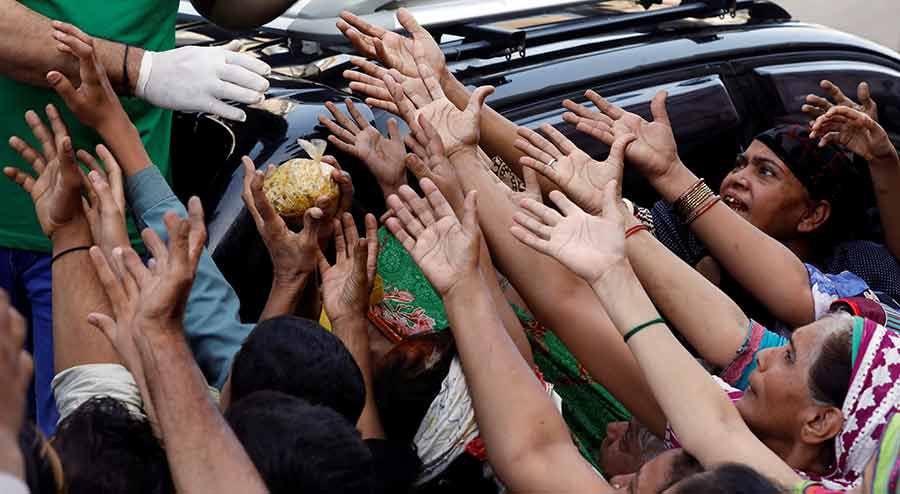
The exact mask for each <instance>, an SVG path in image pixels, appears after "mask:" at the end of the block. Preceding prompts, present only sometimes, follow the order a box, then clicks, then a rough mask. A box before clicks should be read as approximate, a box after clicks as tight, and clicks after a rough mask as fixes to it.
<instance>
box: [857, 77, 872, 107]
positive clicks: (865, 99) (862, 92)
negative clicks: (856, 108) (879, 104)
mask: <svg viewBox="0 0 900 494" xmlns="http://www.w3.org/2000/svg"><path fill="white" fill-rule="evenodd" d="M856 97H857V99H858V100H859V104H860V105H863V106H868V105H869V103H870V101H871V100H872V93H871V91H870V89H869V83H868V82H865V81H863V82H860V83H859V86H857V87H856Z"/></svg>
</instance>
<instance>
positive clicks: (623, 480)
mask: <svg viewBox="0 0 900 494" xmlns="http://www.w3.org/2000/svg"><path fill="white" fill-rule="evenodd" d="M635 475H636V474H635V473H629V474H627V475H616V476H615V477H613V478H611V479H609V484H610V485H612V486H613V489H621V488H623V487H627V486H629V485H631V481H632V479H633V478H634V476H635Z"/></svg>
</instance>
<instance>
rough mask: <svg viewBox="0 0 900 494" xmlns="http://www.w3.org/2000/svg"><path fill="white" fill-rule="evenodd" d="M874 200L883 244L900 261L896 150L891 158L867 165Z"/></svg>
mask: <svg viewBox="0 0 900 494" xmlns="http://www.w3.org/2000/svg"><path fill="white" fill-rule="evenodd" d="M869 171H870V172H871V175H872V185H873V186H874V188H875V200H876V201H877V203H878V211H879V214H880V215H881V226H882V228H883V229H884V242H885V244H886V245H887V248H888V250H890V252H891V254H892V255H893V256H894V258H896V259H900V194H898V193H897V191H898V190H900V158H898V156H897V152H896V150H895V151H894V153H893V154H892V155H891V156H888V157H886V158H885V159H881V160H877V161H876V160H873V161H871V162H870V163H869Z"/></svg>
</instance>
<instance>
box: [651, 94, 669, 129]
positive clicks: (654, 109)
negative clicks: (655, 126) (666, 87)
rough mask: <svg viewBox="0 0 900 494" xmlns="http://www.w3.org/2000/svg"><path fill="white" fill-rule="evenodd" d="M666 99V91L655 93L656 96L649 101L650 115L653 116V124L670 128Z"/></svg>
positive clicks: (667, 95)
mask: <svg viewBox="0 0 900 494" xmlns="http://www.w3.org/2000/svg"><path fill="white" fill-rule="evenodd" d="M668 97H669V93H668V92H667V91H660V92H658V93H656V96H654V97H653V100H652V101H650V114H651V115H653V121H654V122H658V123H662V124H665V125H668V126H670V127H671V125H672V124H671V123H670V122H669V111H668V110H667V109H666V99H667V98H668Z"/></svg>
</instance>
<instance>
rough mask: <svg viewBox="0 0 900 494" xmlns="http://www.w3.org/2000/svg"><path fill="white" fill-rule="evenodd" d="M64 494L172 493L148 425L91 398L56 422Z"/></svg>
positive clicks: (111, 402) (110, 401)
mask: <svg viewBox="0 0 900 494" xmlns="http://www.w3.org/2000/svg"><path fill="white" fill-rule="evenodd" d="M53 447H54V449H56V451H57V453H59V457H60V460H61V462H62V465H63V471H64V472H65V478H66V485H67V490H66V492H67V494H80V493H85V494H88V493H90V494H107V493H108V494H114V493H121V492H128V493H137V494H167V493H174V492H175V488H174V486H173V484H172V475H171V473H170V471H169V462H168V460H167V459H166V453H165V451H164V450H163V448H162V445H161V444H160V442H159V440H158V439H157V438H156V436H154V434H153V429H152V428H151V427H150V423H149V422H148V421H147V420H146V419H143V418H139V417H136V416H135V415H133V414H132V413H131V412H130V411H129V410H128V408H127V407H126V406H125V405H124V404H123V403H121V402H120V401H118V400H116V399H114V398H110V397H106V396H100V397H94V398H91V399H90V400H88V401H86V402H84V403H83V404H82V405H81V406H79V407H78V408H77V409H75V411H74V412H72V413H71V414H70V415H69V416H67V417H66V418H65V419H63V420H62V422H60V423H59V427H58V428H57V430H56V435H55V436H54V437H53Z"/></svg>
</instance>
